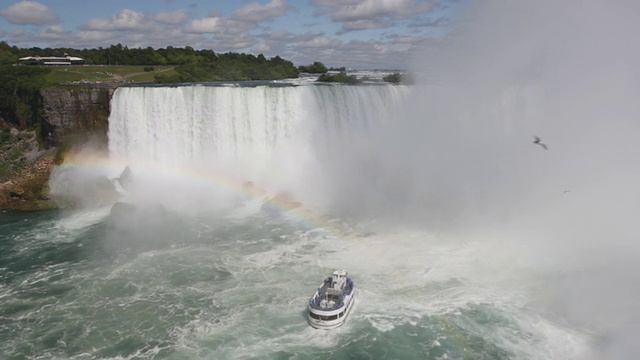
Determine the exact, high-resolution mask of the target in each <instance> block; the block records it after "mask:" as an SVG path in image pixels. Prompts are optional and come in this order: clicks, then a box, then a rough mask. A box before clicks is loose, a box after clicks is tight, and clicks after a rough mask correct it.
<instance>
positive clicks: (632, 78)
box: [340, 1, 640, 359]
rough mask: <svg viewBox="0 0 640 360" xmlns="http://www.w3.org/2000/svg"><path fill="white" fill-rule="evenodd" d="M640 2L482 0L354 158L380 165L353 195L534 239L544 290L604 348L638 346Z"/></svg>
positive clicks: (424, 62) (484, 231)
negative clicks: (639, 38) (536, 140)
mask: <svg viewBox="0 0 640 360" xmlns="http://www.w3.org/2000/svg"><path fill="white" fill-rule="evenodd" d="M639 15H640V4H638V3H637V2H632V1H616V2H608V3H605V2H601V1H562V2H558V1H536V2H514V1H482V2H476V3H475V4H470V5H469V6H468V7H467V9H466V12H465V13H464V14H461V16H460V17H459V19H457V27H456V28H455V30H454V32H453V33H452V34H451V36H450V37H449V38H447V39H446V41H443V43H442V44H441V46H439V47H438V48H433V49H428V50H426V51H425V52H424V54H423V56H422V57H421V58H419V59H416V61H415V63H414V68H413V71H414V72H415V73H417V74H419V75H420V84H419V85H417V86H416V87H415V88H414V90H415V91H414V92H413V94H412V98H411V99H410V101H409V102H408V103H407V105H406V107H405V108H404V109H396V111H397V112H396V116H394V118H393V119H391V120H390V121H388V122H387V126H386V127H383V128H382V129H381V130H380V131H378V132H377V133H374V135H373V137H372V139H373V140H372V141H371V142H370V143H369V144H368V145H366V146H363V147H362V148H360V149H357V150H356V151H354V152H352V153H351V156H352V158H351V159H350V161H351V160H352V161H353V163H351V165H344V168H345V169H346V168H348V167H349V166H354V165H353V164H355V163H357V164H360V167H359V169H360V170H362V169H365V171H357V172H353V173H352V174H353V175H354V176H352V177H350V180H349V181H348V183H349V185H348V188H349V189H350V191H345V192H344V193H342V194H341V195H342V196H341V197H340V198H341V200H340V204H341V205H340V207H341V208H342V209H350V210H351V211H352V212H356V211H357V210H356V209H357V208H358V207H360V208H362V209H364V210H363V212H368V213H375V214H376V215H377V216H379V217H380V218H382V219H388V220H389V221H387V222H386V223H385V224H386V225H388V224H398V223H407V224H411V226H417V227H421V228H424V229H430V230H431V231H434V232H440V233H449V234H457V235H459V236H462V237H466V238H470V239H474V238H475V239H477V238H483V237H491V238H500V239H503V240H505V241H508V242H510V243H517V244H519V245H520V246H521V249H523V250H522V251H523V252H522V253H518V254H513V257H514V258H518V259H520V261H521V263H522V264H524V266H527V267H530V268H531V269H533V271H535V272H536V273H538V274H540V276H541V278H542V279H544V281H546V286H543V287H542V291H541V293H540V294H539V295H538V298H535V299H532V300H531V304H530V306H532V307H534V308H540V309H543V310H544V311H550V312H552V313H555V314H558V316H559V317H561V318H564V319H566V320H567V321H569V322H571V323H573V324H579V326H584V329H585V331H586V332H590V331H593V333H594V334H596V336H597V337H601V339H602V343H601V344H600V345H601V346H600V348H599V349H598V353H597V354H593V356H594V358H607V359H609V358H610V359H621V358H633V357H634V356H635V354H637V352H638V350H640V346H638V345H633V344H634V341H633V338H634V336H635V333H636V330H637V324H638V321H639V320H640V306H639V305H638V302H637V300H636V297H637V296H638V294H639V292H640V286H639V285H638V281H637V280H638V279H637V278H638V275H637V274H638V273H639V272H640V268H639V267H640V266H639V265H638V264H640V246H639V242H638V240H639V239H638V234H640V225H639V223H638V221H637V217H638V214H640V203H639V202H638V199H640V196H639V195H640V190H639V189H638V185H637V184H638V183H640V163H638V160H637V159H638V158H639V155H640V143H639V142H638V141H637V139H636V137H637V135H638V134H640V131H639V130H640V122H639V121H638V119H639V118H640V101H638V98H639V97H638V95H640V71H639V68H638V67H639V66H640V65H639V64H640V61H639V60H640V49H639V48H638V47H637V46H636V44H637V36H638V34H640V23H639V22H638V21H637V19H638V18H639ZM534 136H540V137H541V139H542V141H543V142H544V143H545V144H546V145H547V146H548V150H545V149H543V148H542V147H541V146H539V145H537V144H534V143H533V139H534ZM346 163H349V162H348V161H347V162H346ZM358 174H365V175H366V176H362V175H358ZM358 189H359V190H358ZM632 354H633V355H632Z"/></svg>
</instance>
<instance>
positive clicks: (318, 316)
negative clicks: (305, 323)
mask: <svg viewBox="0 0 640 360" xmlns="http://www.w3.org/2000/svg"><path fill="white" fill-rule="evenodd" d="M309 316H310V317H311V318H312V319H316V320H324V321H331V320H336V319H337V318H338V315H331V316H322V315H318V314H316V313H312V312H309ZM341 317H342V316H341Z"/></svg>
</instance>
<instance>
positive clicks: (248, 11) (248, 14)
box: [231, 0, 291, 23]
mask: <svg viewBox="0 0 640 360" xmlns="http://www.w3.org/2000/svg"><path fill="white" fill-rule="evenodd" d="M289 9H291V7H290V6H289V5H287V4H285V2H284V0H271V1H270V2H268V3H267V4H264V5H260V4H259V3H255V2H252V3H250V4H247V5H245V6H243V7H241V8H240V9H238V10H236V12H234V13H233V15H231V17H232V18H233V19H236V20H240V21H249V22H254V23H257V22H261V21H264V20H267V19H271V18H274V17H278V16H282V15H284V14H285V13H286V12H287V11H288V10H289Z"/></svg>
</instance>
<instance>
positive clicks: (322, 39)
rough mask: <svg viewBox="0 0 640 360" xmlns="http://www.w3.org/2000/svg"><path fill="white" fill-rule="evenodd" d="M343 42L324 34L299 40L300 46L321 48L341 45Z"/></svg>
mask: <svg viewBox="0 0 640 360" xmlns="http://www.w3.org/2000/svg"><path fill="white" fill-rule="evenodd" d="M340 44H342V42H341V41H340V40H336V39H330V38H328V37H326V36H324V35H318V36H314V37H312V38H311V39H307V40H303V41H300V42H298V44H297V45H298V46H301V47H307V48H320V47H336V46H340Z"/></svg>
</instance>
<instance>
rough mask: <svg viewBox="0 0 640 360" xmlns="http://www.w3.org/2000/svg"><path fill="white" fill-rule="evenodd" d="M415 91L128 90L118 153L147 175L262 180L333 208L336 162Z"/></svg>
mask: <svg viewBox="0 0 640 360" xmlns="http://www.w3.org/2000/svg"><path fill="white" fill-rule="evenodd" d="M408 93H409V91H408V89H407V87H406V86H384V85H382V86H364V87H349V86H297V87H293V86H285V87H269V86H258V87H209V86H182V87H145V88H139V87H132V88H126V87H124V88H119V89H118V90H117V91H116V93H115V94H114V98H113V101H112V109H111V112H112V114H111V117H110V120H109V121H110V126H109V152H110V156H111V158H117V159H120V161H122V162H124V163H127V164H130V165H131V167H132V169H133V171H134V173H136V174H137V175H138V176H140V174H141V171H137V172H136V169H140V168H143V169H149V168H153V167H162V171H164V172H165V174H164V175H170V176H176V175H177V173H180V172H182V173H183V174H184V173H187V176H195V177H201V178H208V179H205V181H211V182H214V183H215V182H218V184H217V185H222V186H225V185H226V186H231V187H233V186H234V185H235V186H238V185H239V184H241V183H242V182H245V181H252V182H254V183H256V184H257V185H259V186H261V187H264V188H267V189H269V190H270V191H272V192H280V191H286V192H288V193H290V194H292V195H293V196H294V197H295V198H297V199H300V200H304V201H307V202H309V201H311V202H316V204H317V205H323V204H322V198H323V197H326V194H327V191H328V190H327V189H326V188H325V187H326V181H325V180H326V179H327V175H326V173H327V171H328V169H327V163H330V162H333V161H334V160H338V159H340V158H341V157H344V156H348V152H349V151H351V150H352V149H354V146H355V144H357V143H359V142H361V141H365V140H366V138H367V137H368V135H369V129H370V128H371V127H379V126H380V124H381V123H383V122H389V121H393V118H392V117H391V116H389V115H390V114H392V113H393V112H396V111H397V109H398V108H399V107H401V106H402V105H404V104H405V101H406V100H407V98H408ZM186 169H189V170H186ZM155 170H158V169H155ZM156 180H157V179H156ZM220 183H222V184H220ZM225 183H226V184H225ZM183 190H184V189H183Z"/></svg>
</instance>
